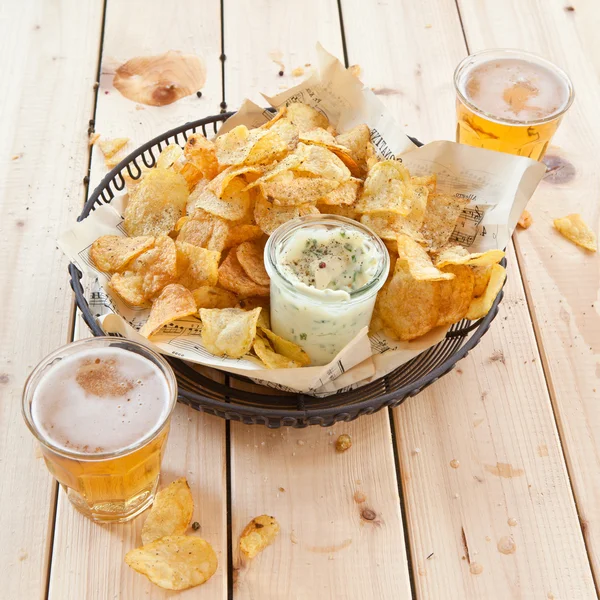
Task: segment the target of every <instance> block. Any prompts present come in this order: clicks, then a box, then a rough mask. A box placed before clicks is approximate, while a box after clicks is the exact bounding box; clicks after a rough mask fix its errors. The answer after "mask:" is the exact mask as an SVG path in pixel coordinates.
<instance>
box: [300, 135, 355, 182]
mask: <svg viewBox="0 0 600 600" xmlns="http://www.w3.org/2000/svg"><path fill="white" fill-rule="evenodd" d="M295 153H296V154H297V155H298V156H300V158H301V162H300V164H299V165H298V166H297V167H296V168H295V169H294V170H295V171H297V172H298V173H310V174H311V175H314V176H317V177H323V178H324V179H332V180H333V181H337V182H339V183H343V182H344V181H348V179H350V176H351V175H350V171H349V169H348V167H346V165H345V164H344V163H343V162H342V161H341V160H340V159H339V158H338V157H337V156H336V155H335V154H334V153H333V152H331V150H328V149H327V148H323V147H321V146H315V145H308V144H298V147H297V148H296V150H295Z"/></svg>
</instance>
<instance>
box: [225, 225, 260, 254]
mask: <svg viewBox="0 0 600 600" xmlns="http://www.w3.org/2000/svg"><path fill="white" fill-rule="evenodd" d="M262 236H263V230H262V229H261V228H260V227H259V226H258V225H249V224H247V223H243V224H241V225H237V224H234V223H232V224H231V227H230V228H229V230H228V232H227V238H226V239H225V245H224V248H231V247H232V246H239V245H240V244H243V243H244V242H251V241H253V240H258V239H260V238H261V237H262Z"/></svg>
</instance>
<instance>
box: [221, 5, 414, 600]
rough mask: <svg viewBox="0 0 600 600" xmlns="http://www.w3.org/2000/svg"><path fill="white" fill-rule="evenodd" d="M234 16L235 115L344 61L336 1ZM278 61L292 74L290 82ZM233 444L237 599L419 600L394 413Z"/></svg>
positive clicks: (241, 438)
mask: <svg viewBox="0 0 600 600" xmlns="http://www.w3.org/2000/svg"><path fill="white" fill-rule="evenodd" d="M225 9H226V15H225V53H226V55H227V61H226V63H225V90H226V100H227V103H228V105H229V106H231V107H234V106H237V105H239V104H240V103H241V101H242V100H243V98H244V97H250V98H252V99H255V100H256V101H258V102H262V103H263V104H264V100H262V101H261V100H260V99H259V96H258V92H259V91H265V92H267V93H269V92H270V93H272V92H277V91H279V89H278V88H279V87H280V86H285V87H289V86H290V85H292V84H295V83H298V82H299V81H300V80H301V79H300V78H299V77H297V78H294V77H293V76H290V70H291V69H293V68H294V67H297V66H298V65H304V64H307V63H311V64H314V56H315V42H316V41H317V40H320V41H321V42H322V43H323V45H324V46H325V47H326V48H327V49H328V50H329V51H330V52H333V53H334V54H336V55H337V56H338V57H342V56H343V53H342V44H341V30H340V25H339V20H338V12H337V5H336V3H335V2H333V1H328V2H319V1H318V0H310V1H308V2H304V3H281V2H266V1H262V2H258V3H252V4H250V3H248V2H242V1H235V2H234V1H230V0H227V1H226V2H225ZM257 15H260V18H257ZM248 48H251V49H252V51H251V52H248ZM273 57H277V59H278V60H281V62H282V63H283V68H284V73H285V75H284V76H283V77H280V76H279V75H278V72H279V69H280V68H281V66H280V65H278V64H276V63H275V62H274V61H273ZM308 69H309V68H308V67H306V68H305V73H306V74H308ZM341 433H349V434H350V435H351V437H352V439H353V440H354V445H353V446H352V448H351V449H350V450H348V451H347V452H346V453H345V454H337V453H336V452H335V450H334V446H333V444H334V442H335V440H336V438H337V436H338V435H339V434H341ZM230 439H231V465H230V469H231V504H232V534H233V540H232V541H233V566H234V572H235V576H234V588H233V597H234V598H235V599H236V600H238V599H239V600H243V599H248V600H249V599H254V598H260V599H261V600H271V599H272V600H283V599H285V600H293V599H298V600H300V599H304V598H307V597H310V596H311V595H314V596H315V597H318V598H319V600H321V599H323V600H324V599H325V598H331V599H334V598H335V599H337V598H344V599H345V600H353V599H357V600H358V599H362V598H378V599H381V600H387V599H390V600H391V599H392V598H394V599H395V598H409V597H410V594H411V592H410V581H409V574H408V568H407V557H406V550H405V542H404V533H403V526H402V518H401V510H400V502H399V497H398V487H397V481H396V473H395V465H394V457H393V446H392V443H391V431H390V423H389V418H388V415H387V413H386V412H385V411H382V412H380V413H377V414H376V415H373V416H371V417H368V418H363V419H360V420H358V421H356V422H353V423H351V424H338V425H336V426H335V427H334V428H332V429H320V428H316V427H311V428H308V429H305V430H290V429H284V430H282V431H270V430H268V429H266V428H264V427H262V426H255V427H247V426H244V425H240V424H238V423H231V436H230ZM369 511H372V513H371V512H369ZM264 513H268V514H271V515H273V516H275V517H276V518H277V519H278V521H279V522H280V524H281V533H280V535H279V537H278V539H277V540H276V541H275V543H274V545H273V546H272V547H270V548H267V549H266V550H264V552H263V553H262V554H261V555H260V556H258V557H257V558H255V559H253V560H252V561H250V562H245V561H243V560H242V558H241V556H240V554H239V551H238V543H239V536H240V533H241V531H242V530H243V528H244V526H245V525H246V524H247V523H248V521H250V520H251V519H252V518H253V517H256V516H258V515H260V514H264ZM361 515H362V516H361ZM365 515H366V516H367V517H369V518H371V517H373V518H372V519H371V520H369V518H364V516H365Z"/></svg>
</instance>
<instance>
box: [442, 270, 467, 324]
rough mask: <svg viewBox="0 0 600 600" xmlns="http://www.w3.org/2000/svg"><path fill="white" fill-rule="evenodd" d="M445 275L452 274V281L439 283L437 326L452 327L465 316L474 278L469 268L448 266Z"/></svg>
mask: <svg viewBox="0 0 600 600" xmlns="http://www.w3.org/2000/svg"><path fill="white" fill-rule="evenodd" d="M444 272H445V273H452V274H453V275H454V279H452V280H450V281H440V283H439V285H440V302H439V314H438V320H437V325H438V326H439V325H452V323H457V322H458V321H460V320H461V319H462V318H463V317H464V316H465V315H466V314H467V310H468V309H469V305H470V304H471V300H472V298H473V289H474V285H475V277H474V275H473V270H472V269H471V267H467V266H465V265H448V266H447V267H444Z"/></svg>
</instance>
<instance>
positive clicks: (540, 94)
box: [459, 58, 569, 122]
mask: <svg viewBox="0 0 600 600" xmlns="http://www.w3.org/2000/svg"><path fill="white" fill-rule="evenodd" d="M459 90H460V92H461V94H462V95H463V96H464V97H465V98H466V99H467V100H468V101H469V102H470V103H471V104H472V105H474V106H475V107H476V108H477V109H478V110H480V111H481V112H484V113H486V114H487V115H489V116H491V117H493V118H496V119H499V120H503V121H515V122H528V121H537V120H540V119H547V118H552V116H554V115H558V114H560V113H561V112H562V111H563V110H564V109H565V107H566V105H567V103H568V102H569V86H568V82H567V81H565V79H564V77H562V76H561V75H560V74H559V72H558V71H557V72H555V71H552V70H551V69H550V68H548V67H546V66H544V65H542V64H538V63H534V62H530V61H528V60H524V59H521V58H498V59H490V60H488V61H486V62H483V63H480V64H478V65H476V66H474V67H473V68H472V69H470V70H468V71H467V72H465V73H464V75H463V76H462V78H461V80H460V81H459Z"/></svg>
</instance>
